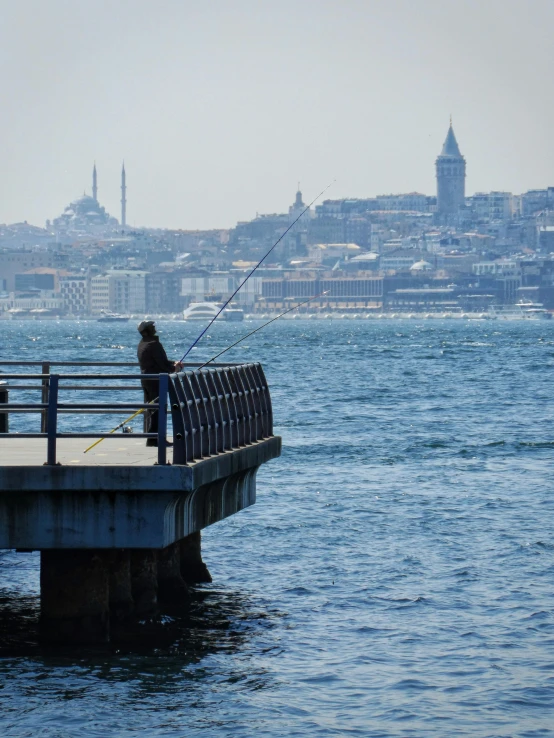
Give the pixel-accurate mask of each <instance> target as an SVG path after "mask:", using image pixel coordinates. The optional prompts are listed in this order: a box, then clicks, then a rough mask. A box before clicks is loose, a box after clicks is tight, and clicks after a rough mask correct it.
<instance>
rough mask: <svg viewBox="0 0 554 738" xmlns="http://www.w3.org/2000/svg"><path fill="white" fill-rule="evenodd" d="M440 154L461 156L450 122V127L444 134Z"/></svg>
mask: <svg viewBox="0 0 554 738" xmlns="http://www.w3.org/2000/svg"><path fill="white" fill-rule="evenodd" d="M440 155H441V156H458V157H461V156H462V155H461V154H460V149H459V148H458V142H457V141H456V136H455V135H454V129H453V128H452V124H450V128H449V129H448V133H447V134H446V139H445V141H444V146H443V147H442V151H441V154H440Z"/></svg>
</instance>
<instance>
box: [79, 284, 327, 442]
mask: <svg viewBox="0 0 554 738" xmlns="http://www.w3.org/2000/svg"><path fill="white" fill-rule="evenodd" d="M329 292H330V290H325V292H319V293H318V294H317V295H313V296H312V297H309V298H308V299H307V300H303V301H302V302H299V303H298V305H293V307H290V308H288V309H287V310H284V311H283V312H282V313H280V314H279V315H277V316H276V317H275V318H272V319H271V320H268V321H267V322H266V323H263V324H262V325H260V326H258V327H257V328H255V329H254V330H253V331H250V333H247V334H246V335H245V336H243V337H242V338H239V340H238V341H235V343H232V344H231V345H230V346H227V348H225V349H223V351H220V352H219V353H218V354H216V355H215V356H212V358H211V359H208V361H206V362H204V364H202V365H201V366H199V367H195V369H196V370H199V369H203V368H204V367H205V366H208V364H211V363H212V361H215V360H216V359H218V358H219V357H220V356H222V355H223V354H224V353H226V352H227V351H229V350H230V349H232V348H234V347H235V346H238V344H239V343H242V341H245V340H246V339H247V338H249V337H250V336H253V335H254V333H257V332H258V331H261V330H262V328H265V327H266V326H267V325H269V324H270V323H274V322H275V321H276V320H279V318H282V317H283V315H286V314H287V313H290V312H292V311H293V310H298V308H300V307H302V305H306V304H307V303H308V302H312V300H316V299H317V298H318V297H323V295H327V294H329ZM159 399H160V398H159V397H156V399H154V400H151V401H150V402H149V403H148V404H149V405H150V404H153V403H155V402H157V401H158V400H159ZM145 410H147V408H144V407H143V408H140V410H137V411H136V412H135V413H133V414H132V415H129V417H128V418H126V419H125V420H123V421H122V422H121V423H120V424H119V425H116V427H115V428H113V429H112V430H111V431H110V434H112V433H115V432H116V431H117V430H119V429H120V428H122V427H123V426H124V425H125V424H126V423H129V422H130V421H131V420H133V418H136V417H137V416H138V415H141V414H142V413H143V412H144V411H145ZM104 440H105V438H99V439H98V440H97V441H95V442H94V443H93V444H92V445H91V446H89V447H88V448H86V449H85V450H84V451H83V453H85V454H86V453H87V451H90V450H91V449H93V448H94V447H95V446H98V444H100V443H102V441H104Z"/></svg>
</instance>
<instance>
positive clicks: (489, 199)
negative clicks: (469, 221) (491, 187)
mask: <svg viewBox="0 0 554 738" xmlns="http://www.w3.org/2000/svg"><path fill="white" fill-rule="evenodd" d="M467 204H468V206H469V207H470V208H471V209H472V211H473V214H474V217H475V219H476V220H477V221H486V222H489V221H495V220H502V221H509V220H511V219H512V218H513V216H514V196H513V195H512V193H511V192H476V193H475V194H474V195H472V196H471V197H468V198H467Z"/></svg>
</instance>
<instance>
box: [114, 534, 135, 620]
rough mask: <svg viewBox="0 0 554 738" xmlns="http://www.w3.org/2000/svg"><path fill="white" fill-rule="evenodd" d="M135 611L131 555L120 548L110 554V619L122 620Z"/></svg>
mask: <svg viewBox="0 0 554 738" xmlns="http://www.w3.org/2000/svg"><path fill="white" fill-rule="evenodd" d="M134 609H135V603H134V601H133V593H132V590H131V554H130V552H129V551H128V550H127V549H124V548H120V549H117V550H116V551H112V552H111V559H110V617H111V618H112V619H115V620H123V619H124V618H126V617H127V616H128V615H130V614H131V613H132V612H133V610H134Z"/></svg>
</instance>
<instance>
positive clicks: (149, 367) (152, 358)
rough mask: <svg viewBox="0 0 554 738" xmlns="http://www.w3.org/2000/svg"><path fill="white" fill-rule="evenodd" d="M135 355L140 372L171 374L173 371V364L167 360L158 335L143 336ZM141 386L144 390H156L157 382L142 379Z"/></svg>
mask: <svg viewBox="0 0 554 738" xmlns="http://www.w3.org/2000/svg"><path fill="white" fill-rule="evenodd" d="M137 356H138V360H139V364H140V371H141V374H166V373H167V374H171V373H173V372H174V371H175V365H174V363H173V362H172V361H169V360H168V358H167V354H166V353H165V349H164V347H163V346H162V344H161V343H160V339H159V336H145V337H143V338H142V340H141V341H140V343H139V345H138V348H137ZM142 386H143V387H144V389H145V390H153V391H157V388H158V382H157V381H156V380H155V379H150V380H148V379H143V380H142Z"/></svg>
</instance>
